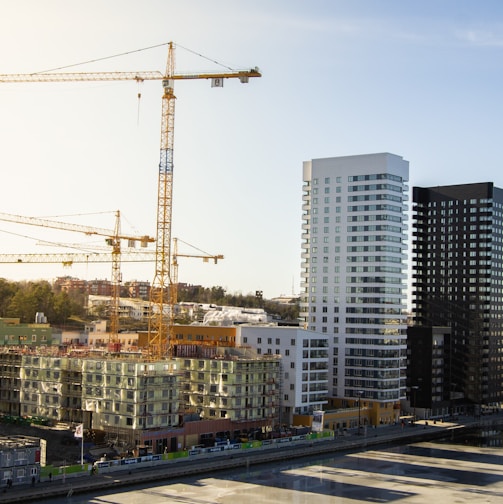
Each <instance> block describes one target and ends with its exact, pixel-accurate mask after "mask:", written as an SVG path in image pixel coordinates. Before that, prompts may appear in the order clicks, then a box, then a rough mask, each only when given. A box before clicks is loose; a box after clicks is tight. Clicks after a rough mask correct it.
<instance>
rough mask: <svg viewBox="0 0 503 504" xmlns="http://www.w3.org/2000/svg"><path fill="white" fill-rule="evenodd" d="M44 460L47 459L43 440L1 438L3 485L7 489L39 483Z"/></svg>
mask: <svg viewBox="0 0 503 504" xmlns="http://www.w3.org/2000/svg"><path fill="white" fill-rule="evenodd" d="M42 458H44V459H45V442H43V440H41V439H39V438H35V437H31V436H0V482H1V484H2V485H3V486H4V488H5V487H6V486H10V485H14V486H16V485H22V484H28V483H33V482H35V481H38V479H39V475H40V461H41V459H42ZM8 482H10V484H9V485H7V483H8ZM4 492H5V490H4Z"/></svg>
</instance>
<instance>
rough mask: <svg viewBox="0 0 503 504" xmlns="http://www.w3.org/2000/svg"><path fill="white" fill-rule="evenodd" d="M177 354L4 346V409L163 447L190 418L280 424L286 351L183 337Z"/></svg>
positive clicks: (175, 441)
mask: <svg viewBox="0 0 503 504" xmlns="http://www.w3.org/2000/svg"><path fill="white" fill-rule="evenodd" d="M176 354H177V357H175V358H172V359H161V360H155V361H153V360H152V359H148V358H143V357H141V356H140V355H134V354H131V353H119V352H118V353H116V354H114V355H113V356H111V355H109V354H107V353H106V352H98V351H92V350H90V349H73V350H72V352H71V353H70V354H65V355H59V354H58V350H57V349H56V348H54V349H52V353H51V351H50V350H47V351H46V352H45V353H43V352H40V351H36V352H35V351H33V352H29V351H26V350H21V349H18V350H17V351H16V350H14V349H12V350H10V351H9V350H8V349H4V350H3V351H2V352H0V414H9V415H12V416H19V417H26V418H30V417H31V418H33V417H43V419H44V420H47V421H48V422H50V423H51V422H52V423H57V422H67V423H73V424H75V423H83V424H84V427H85V428H86V429H93V430H97V431H103V432H104V433H105V434H106V435H107V437H108V439H109V440H110V441H111V442H114V443H117V446H121V447H127V449H133V448H135V447H137V446H139V445H150V446H152V447H155V449H156V450H161V451H162V450H164V449H166V448H169V449H171V450H177V449H178V447H179V443H180V442H181V439H182V438H183V436H184V435H185V434H186V432H189V431H190V429H189V430H188V431H186V430H184V424H185V423H186V422H189V421H195V422H196V423H198V422H202V421H204V420H208V421H210V423H211V420H215V421H220V422H221V423H222V424H225V425H227V428H226V429H224V430H235V429H238V430H240V429H241V428H243V429H244V428H246V429H249V428H267V429H272V428H273V427H274V426H275V425H277V424H278V421H279V420H278V418H279V409H278V404H279V386H278V383H279V376H280V359H279V358H278V356H276V355H265V356H260V355H257V354H256V352H252V351H250V350H249V349H244V350H241V349H237V348H232V347H220V348H219V347H217V346H207V345H179V347H178V348H176ZM215 425H217V424H215ZM219 425H220V424H219ZM182 427H183V428H182ZM204 428H205V429H206V430H207V432H211V427H210V424H207V423H206V424H205V427H204ZM184 442H185V441H184Z"/></svg>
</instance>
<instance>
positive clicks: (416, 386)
mask: <svg viewBox="0 0 503 504" xmlns="http://www.w3.org/2000/svg"><path fill="white" fill-rule="evenodd" d="M418 388H419V386H418V385H413V386H412V387H411V389H412V390H413V393H414V394H413V395H414V418H413V419H412V424H413V425H415V424H416V393H417V389H418Z"/></svg>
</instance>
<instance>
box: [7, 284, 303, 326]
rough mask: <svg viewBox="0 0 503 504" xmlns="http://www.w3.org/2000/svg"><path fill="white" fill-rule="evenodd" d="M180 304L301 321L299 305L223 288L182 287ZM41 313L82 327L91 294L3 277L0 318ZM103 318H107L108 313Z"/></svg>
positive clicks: (28, 320) (27, 319) (30, 319)
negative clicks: (245, 310) (260, 312)
mask: <svg viewBox="0 0 503 504" xmlns="http://www.w3.org/2000/svg"><path fill="white" fill-rule="evenodd" d="M178 301H179V302H183V301H187V302H194V303H201V304H216V305H225V306H242V307H244V308H264V309H265V311H266V312H267V313H269V314H271V315H274V316H276V317H277V318H279V319H281V320H289V321H291V320H297V318H298V316H299V306H298V304H297V303H291V304H287V305H284V304H278V303H275V302H272V301H269V300H267V299H263V298H262V297H261V296H260V295H253V294H246V295H243V294H239V293H238V294H236V293H234V294H230V293H227V292H226V291H225V289H224V288H223V287H201V286H185V285H181V286H179V288H178ZM37 312H43V313H44V315H45V316H46V317H47V321H48V322H49V323H50V324H52V325H56V326H63V327H64V326H68V325H75V323H77V324H78V323H79V322H76V321H80V323H81V322H82V320H85V319H86V315H87V295H86V293H85V292H82V291H81V290H78V289H75V290H70V291H69V292H67V291H63V290H62V289H61V287H60V286H58V285H52V284H51V283H50V282H48V281H46V280H39V281H23V282H10V281H7V280H5V279H3V278H0V317H2V318H19V319H20V321H21V323H23V324H29V323H33V322H35V314H36V313H37ZM103 316H105V317H106V316H107V313H106V310H104V312H103ZM179 322H181V323H183V322H188V321H182V320H180V321H179ZM131 323H134V322H133V321H131ZM138 324H140V325H141V324H143V323H142V322H135V325H138ZM126 325H127V324H126Z"/></svg>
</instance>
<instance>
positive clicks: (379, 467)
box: [0, 422, 503, 504]
mask: <svg viewBox="0 0 503 504" xmlns="http://www.w3.org/2000/svg"><path fill="white" fill-rule="evenodd" d="M492 423H494V422H492ZM465 425H469V423H468V422H463V423H451V424H449V423H443V424H441V425H439V424H437V425H436V426H435V425H431V424H430V425H428V426H426V425H425V424H424V423H422V424H421V423H419V424H418V425H416V426H415V427H406V428H405V429H402V428H401V427H399V426H397V427H383V428H381V429H375V430H370V431H368V432H367V435H366V436H356V435H353V436H348V437H347V438H342V439H337V440H335V441H332V442H331V445H327V443H320V444H313V446H309V445H307V446H303V447H297V448H296V449H295V450H292V449H276V450H269V451H267V450H263V451H262V452H261V453H262V455H261V456H260V457H259V456H258V455H255V456H253V457H252V456H251V455H249V454H246V453H243V454H241V456H234V457H233V459H232V460H228V458H227V457H226V458H225V459H224V458H222V457H217V458H214V459H211V460H202V459H198V460H197V462H196V461H194V462H192V463H184V464H183V465H182V464H178V463H177V464H173V465H169V466H164V467H163V468H162V469H159V470H157V469H156V470H148V471H131V473H130V472H129V471H122V472H118V473H111V474H105V475H99V476H94V477H88V476H86V477H84V478H78V479H76V480H74V481H68V480H67V481H66V482H65V483H64V484H63V483H62V482H61V481H54V482H52V483H41V484H38V486H36V487H35V488H34V489H31V488H17V489H16V488H12V489H9V490H8V491H7V492H6V493H4V494H3V495H1V498H0V501H1V502H19V501H22V502H29V501H30V500H32V501H34V500H36V501H37V502H43V499H44V497H45V498H50V502H51V503H57V502H58V503H59V502H67V503H68V502H72V503H84V502H90V503H93V502H96V503H98V502H107V503H117V504H131V503H134V502H141V503H142V504H144V502H145V500H146V499H148V503H149V504H157V503H158V502H183V503H185V504H205V503H230V502H233V503H234V504H235V503H236V502H239V504H247V503H248V502H250V503H251V502H254V504H255V503H256V502H260V503H262V502H264V503H267V502H276V503H278V502H281V503H283V502H285V503H290V502H292V503H302V502H306V503H307V502H316V503H317V504H318V503H323V502H327V503H328V502H330V503H331V502H338V503H339V502H345V500H337V501H335V500H334V498H335V497H338V498H339V499H341V498H342V499H350V500H348V501H347V502H352V503H356V502H369V500H370V501H374V502H375V501H381V502H382V501H399V500H400V499H402V498H407V503H415V502H422V503H424V502H426V499H427V498H430V497H431V496H432V495H433V493H432V492H434V493H435V498H438V496H439V495H441V494H442V493H443V494H444V495H445V496H447V495H449V496H450V497H452V495H453V492H454V493H455V494H459V495H457V500H456V502H459V503H464V502H468V500H469V501H470V502H497V500H493V499H496V498H503V487H502V486H501V485H502V483H501V481H502V480H503V470H501V471H500V469H499V468H500V467H503V466H501V463H502V462H503V451H502V450H501V449H499V450H498V449H494V450H496V451H493V449H491V451H490V452H486V451H484V450H482V449H479V448H474V447H471V448H467V447H465V446H461V447H460V446H457V445H455V444H452V445H441V444H438V443H436V442H432V441H430V440H426V437H425V436H429V435H430V434H434V433H435V434H443V437H445V436H447V437H449V432H450V433H451V434H452V435H454V433H455V432H458V433H461V432H462V427H463V426H465ZM489 425H490V424H489ZM414 438H415V441H416V442H414V441H412V440H413V439H414ZM405 441H407V442H408V443H409V444H408V445H403V444H401V443H403V442H405ZM411 441H412V442H411ZM447 446H449V448H447ZM325 448H326V450H325ZM329 449H330V450H329ZM323 451H325V453H323ZM273 455H274V456H277V457H278V458H279V460H277V461H275V462H273V463H268V460H273V458H274V457H273ZM295 456H302V458H301V459H299V458H294V457H295ZM258 458H260V459H261V460H258ZM219 467H220V471H215V470H216V469H219ZM224 469H225V470H224ZM189 473H193V474H189ZM84 491H88V492H87V493H82V492H84ZM439 492H440V493H439ZM430 493H431V495H430ZM58 495H63V496H65V495H71V497H70V498H69V499H68V498H66V497H65V498H63V499H60V498H59V497H58ZM450 497H449V499H447V497H446V502H452V500H450ZM314 498H316V500H310V499H314ZM465 498H466V500H465Z"/></svg>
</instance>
